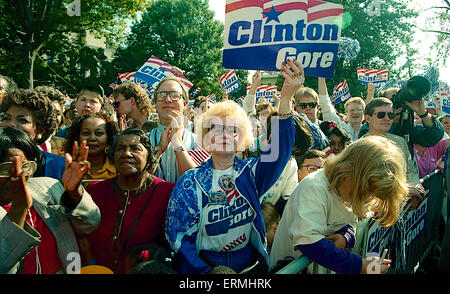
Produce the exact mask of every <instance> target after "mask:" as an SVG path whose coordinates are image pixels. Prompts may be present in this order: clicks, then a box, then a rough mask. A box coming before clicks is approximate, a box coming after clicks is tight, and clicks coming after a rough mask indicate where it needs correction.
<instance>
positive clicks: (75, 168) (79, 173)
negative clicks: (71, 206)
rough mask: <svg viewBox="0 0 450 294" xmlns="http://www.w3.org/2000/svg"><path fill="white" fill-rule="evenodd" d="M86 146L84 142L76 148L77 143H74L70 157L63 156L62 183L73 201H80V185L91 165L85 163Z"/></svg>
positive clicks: (87, 148)
mask: <svg viewBox="0 0 450 294" xmlns="http://www.w3.org/2000/svg"><path fill="white" fill-rule="evenodd" d="M86 144H87V143H86V141H83V142H82V143H81V145H80V147H79V148H78V142H76V141H75V142H74V144H73V147H72V155H70V154H69V153H66V156H65V157H66V168H65V169H64V173H63V176H62V183H63V185H64V189H66V190H67V192H68V193H69V195H70V196H71V197H72V198H75V199H73V200H80V199H79V198H80V197H81V195H82V194H83V189H82V188H81V185H80V184H81V181H82V180H83V177H84V175H85V174H86V173H87V172H88V171H89V169H90V167H91V163H90V162H89V161H87V157H88V152H89V147H88V146H86ZM77 198H78V199H77Z"/></svg>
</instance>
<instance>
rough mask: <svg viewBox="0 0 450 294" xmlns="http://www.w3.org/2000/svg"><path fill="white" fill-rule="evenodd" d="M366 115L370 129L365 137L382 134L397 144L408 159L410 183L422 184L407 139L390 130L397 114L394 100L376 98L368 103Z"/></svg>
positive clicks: (407, 173) (407, 172)
mask: <svg viewBox="0 0 450 294" xmlns="http://www.w3.org/2000/svg"><path fill="white" fill-rule="evenodd" d="M364 116H365V120H366V122H367V124H368V126H369V131H368V132H367V133H366V134H365V135H364V136H363V137H366V136H382V137H386V138H388V139H389V140H391V141H393V142H394V143H395V144H397V146H398V147H400V149H401V150H402V152H403V155H404V156H405V159H406V165H407V170H406V176H407V179H408V183H410V184H414V185H416V184H420V181H419V172H418V170H416V168H415V167H414V164H413V161H412V159H411V155H410V153H409V149H408V144H407V142H406V140H405V139H404V138H403V137H400V136H397V135H394V134H391V133H389V132H388V131H389V129H390V128H391V126H392V123H393V122H394V119H395V116H396V115H395V112H394V110H393V108H392V101H391V100H389V99H387V98H374V99H373V100H371V101H370V102H369V103H368V104H367V105H366V108H365V110H364Z"/></svg>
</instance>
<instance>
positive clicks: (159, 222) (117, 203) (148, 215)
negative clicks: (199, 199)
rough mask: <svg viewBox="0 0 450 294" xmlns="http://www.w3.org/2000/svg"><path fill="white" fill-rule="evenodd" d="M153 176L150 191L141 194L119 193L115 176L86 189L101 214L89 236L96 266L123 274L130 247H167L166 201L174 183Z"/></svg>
mask: <svg viewBox="0 0 450 294" xmlns="http://www.w3.org/2000/svg"><path fill="white" fill-rule="evenodd" d="M154 179H155V181H154V182H153V184H152V185H151V186H150V188H149V189H148V190H147V191H145V192H144V193H142V194H140V195H135V193H134V192H131V193H129V196H128V197H127V192H126V191H121V192H120V190H119V189H118V188H117V185H115V184H114V183H113V180H114V179H108V180H104V181H101V182H96V183H93V184H91V185H89V186H88V187H87V188H86V190H87V191H88V192H89V194H90V195H91V196H92V199H93V200H94V202H95V203H96V204H97V206H98V207H99V208H100V213H101V222H100V225H99V227H98V228H97V229H96V230H95V231H93V232H92V233H91V234H89V235H88V236H87V239H88V241H89V246H90V249H91V250H90V251H91V253H92V256H91V257H90V258H89V259H91V258H93V259H94V260H95V261H96V264H97V265H103V266H106V267H108V268H110V269H111V270H113V271H114V273H124V272H125V260H126V257H127V253H128V251H129V250H130V249H131V248H133V247H136V246H140V245H145V244H149V243H155V242H156V243H158V244H160V245H163V246H164V247H167V248H168V245H167V241H166V238H165V235H164V224H165V219H166V211H167V204H168V202H169V198H170V195H171V193H172V190H173V188H174V186H175V184H174V183H172V182H166V181H164V180H162V179H160V178H157V177H154ZM157 183H160V184H159V185H158V187H157V189H156V191H155V193H154V194H153V196H152V198H151V200H150V201H149V203H148V204H147V206H146V208H145V210H144V212H143V214H142V216H141V218H140V219H139V222H138V223H137V225H136V227H135V228H134V230H133V232H132V234H131V237H130V239H129V240H128V243H127V245H126V248H122V249H121V250H120V255H118V257H115V254H114V252H119V251H118V250H117V248H119V246H120V247H123V244H124V242H125V239H126V238H127V236H128V233H129V232H130V230H131V227H132V226H133V224H134V222H135V220H136V218H137V217H138V215H139V213H140V212H141V210H142V208H143V207H144V205H145V202H146V201H147V199H148V197H150V195H151V194H152V191H153V189H154V188H155V186H156V184H157ZM120 194H122V195H120ZM127 198H128V201H127V200H126V199H127ZM123 215H124V216H123ZM117 240H118V242H117ZM80 249H81V248H80Z"/></svg>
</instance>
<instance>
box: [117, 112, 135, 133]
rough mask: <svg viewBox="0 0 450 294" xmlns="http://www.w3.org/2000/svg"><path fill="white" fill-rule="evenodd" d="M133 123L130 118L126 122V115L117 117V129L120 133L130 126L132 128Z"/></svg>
mask: <svg viewBox="0 0 450 294" xmlns="http://www.w3.org/2000/svg"><path fill="white" fill-rule="evenodd" d="M133 123H134V120H133V119H132V118H130V119H129V120H128V121H127V115H126V114H122V115H121V116H120V117H119V129H120V131H125V130H126V129H128V128H129V127H130V126H132V125H133Z"/></svg>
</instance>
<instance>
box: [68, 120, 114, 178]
mask: <svg viewBox="0 0 450 294" xmlns="http://www.w3.org/2000/svg"><path fill="white" fill-rule="evenodd" d="M118 131H119V128H118V126H117V124H116V122H114V121H113V120H112V119H111V117H110V116H109V115H107V114H104V113H91V114H86V115H83V116H82V117H81V118H80V119H79V120H78V121H76V122H74V123H73V124H72V126H71V127H70V128H69V131H68V133H67V138H66V143H65V145H64V150H65V152H70V151H71V150H72V146H73V143H74V142H75V141H78V142H81V141H83V140H86V142H87V146H88V147H89V154H88V161H89V162H90V163H91V168H90V170H89V171H88V173H87V174H86V176H85V179H87V180H90V179H110V178H114V177H115V176H116V168H115V167H114V165H113V164H112V163H111V161H110V160H109V158H108V155H107V152H108V150H109V148H110V147H111V145H112V143H113V141H114V136H115V135H117V132H118Z"/></svg>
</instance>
